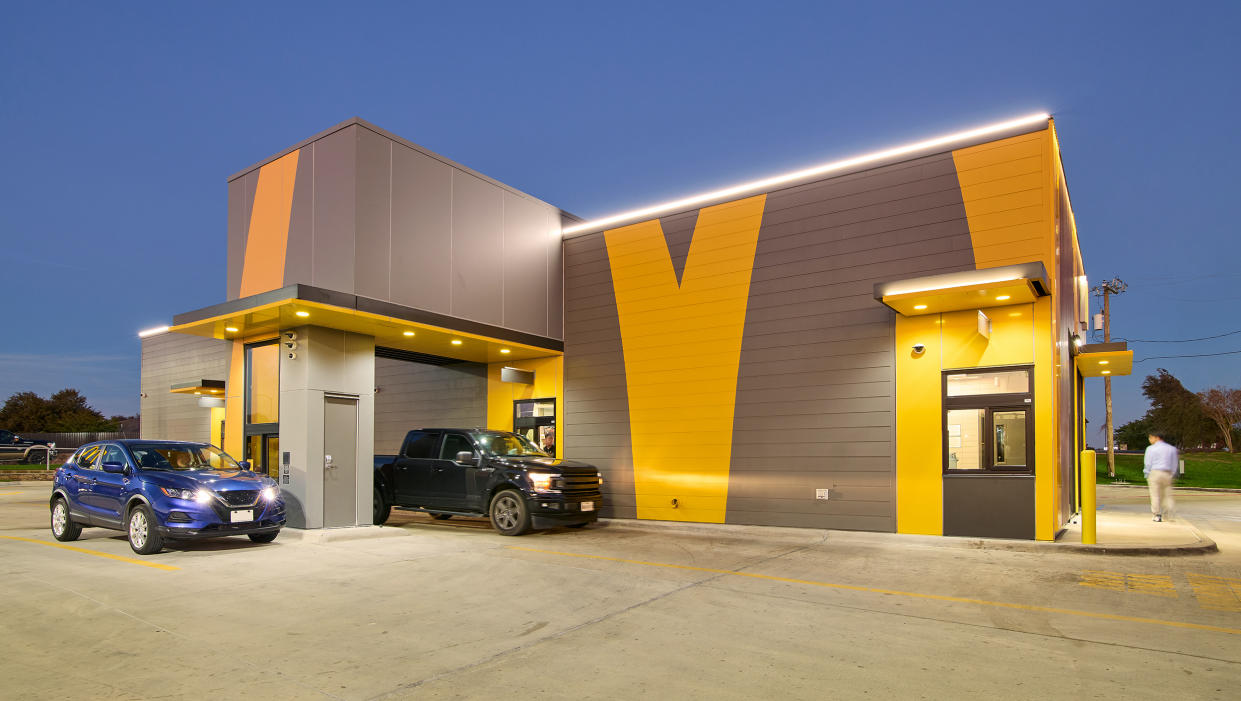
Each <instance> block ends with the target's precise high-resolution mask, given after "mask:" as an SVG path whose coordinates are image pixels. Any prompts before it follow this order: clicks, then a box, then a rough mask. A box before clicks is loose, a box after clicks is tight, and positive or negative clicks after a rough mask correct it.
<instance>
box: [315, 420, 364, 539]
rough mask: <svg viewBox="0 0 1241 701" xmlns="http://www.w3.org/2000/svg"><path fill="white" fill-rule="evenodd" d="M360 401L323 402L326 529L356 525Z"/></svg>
mask: <svg viewBox="0 0 1241 701" xmlns="http://www.w3.org/2000/svg"><path fill="white" fill-rule="evenodd" d="M357 453H358V400H357V399H354V398H348V397H324V399H323V527H324V528H334V527H340V526H353V525H356V524H357V522H358V521H357V484H358V465H357Z"/></svg>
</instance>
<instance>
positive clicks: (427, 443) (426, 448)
mask: <svg viewBox="0 0 1241 701" xmlns="http://www.w3.org/2000/svg"><path fill="white" fill-rule="evenodd" d="M439 438H440V434H438V433H427V432H425V431H410V432H409V435H408V436H406V437H405V457H407V458H429V457H433V456H434V455H435V445H436V444H437V443H439Z"/></svg>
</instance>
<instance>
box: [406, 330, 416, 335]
mask: <svg viewBox="0 0 1241 701" xmlns="http://www.w3.org/2000/svg"><path fill="white" fill-rule="evenodd" d="M405 335H406V336H413V335H414V332H413V331H406V332H405Z"/></svg>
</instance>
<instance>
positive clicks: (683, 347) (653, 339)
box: [604, 195, 766, 523]
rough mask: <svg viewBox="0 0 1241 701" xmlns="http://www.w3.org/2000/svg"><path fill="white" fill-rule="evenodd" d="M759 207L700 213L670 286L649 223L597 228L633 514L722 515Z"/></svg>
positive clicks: (757, 202)
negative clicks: (628, 450)
mask: <svg viewBox="0 0 1241 701" xmlns="http://www.w3.org/2000/svg"><path fill="white" fill-rule="evenodd" d="M765 203H766V195H759V196H756V197H750V198H746V199H743V200H738V201H736V202H729V203H726V204H722V205H717V206H714V207H706V208H703V209H702V210H700V211H699V214H698V223H697V226H696V227H695V230H694V236H693V239H692V241H691V243H690V249H689V255H688V258H687V260H686V263H685V270H684V273H683V274H682V280H681V283H680V284H679V285H678V283H677V278H676V273H675V271H674V270H673V266H672V259H671V257H670V256H669V253H668V247H667V244H666V242H665V240H664V235H663V229H662V227H661V226H660V224H659V221H658V220H653V221H647V222H641V223H638V224H633V225H630V226H625V227H621V228H618V229H612V230H609V231H607V232H605V234H604V236H605V241H606V244H607V249H608V261H609V263H610V265H611V269H612V282H613V287H614V290H615V293H616V307H617V316H618V318H619V320H620V330H621V343H622V347H623V349H624V355H625V383H626V386H627V388H628V393H629V424H630V438H631V442H632V447H633V461H634V464H633V472H634V492H635V497H636V501H637V516H638V518H643V519H664V520H675V521H706V522H713V523H722V522H723V521H724V516H725V512H726V508H727V501H728V470H729V462H730V460H731V457H732V428H733V410H734V405H735V402H736V394H737V370H738V366H739V363H740V360H741V336H742V331H743V330H744V326H745V312H746V303H747V301H748V298H749V290H750V273H751V271H752V270H753V267H754V252H755V247H756V246H757V244H758V231H759V227H760V224H761V223H762V216H763V207H764V205H765ZM674 500H675V505H674V503H673V502H674Z"/></svg>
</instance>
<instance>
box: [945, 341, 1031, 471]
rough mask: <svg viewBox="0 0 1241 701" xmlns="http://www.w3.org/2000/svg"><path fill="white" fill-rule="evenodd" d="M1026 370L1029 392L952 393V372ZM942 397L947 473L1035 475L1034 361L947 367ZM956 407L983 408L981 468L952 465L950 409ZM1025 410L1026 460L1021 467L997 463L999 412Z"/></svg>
mask: <svg viewBox="0 0 1241 701" xmlns="http://www.w3.org/2000/svg"><path fill="white" fill-rule="evenodd" d="M1013 371H1024V372H1025V373H1026V375H1027V377H1028V382H1027V383H1026V386H1027V387H1029V388H1030V391H1029V392H1007V393H1002V394H970V395H963V396H960V397H949V396H948V376H949V375H961V374H981V373H988V372H1013ZM940 398H941V400H942V403H943V407H942V409H941V411H940V442H941V443H942V446H941V451H940V452H941V455H940V467H941V469H942V471H943V474H945V475H975V476H979V475H989V476H996V475H1033V474H1034V460H1035V450H1034V420H1035V412H1034V366H1033V365H997V366H993V367H979V368H953V369H951V370H943V371H942V372H941V374H940ZM952 409H981V410H983V422H982V432H981V435H980V436H979V440H980V441H981V442H982V446H981V447H982V458H983V460H982V465H981V466H980V467H979V469H977V470H960V469H949V468H948V452H949V448H948V412H949V410H952ZM997 411H1024V412H1025V415H1026V460H1025V462H1026V464H1025V465H1023V466H1020V467H1016V466H1014V467H996V466H995V464H994V461H995V456H994V449H995V412H997Z"/></svg>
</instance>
